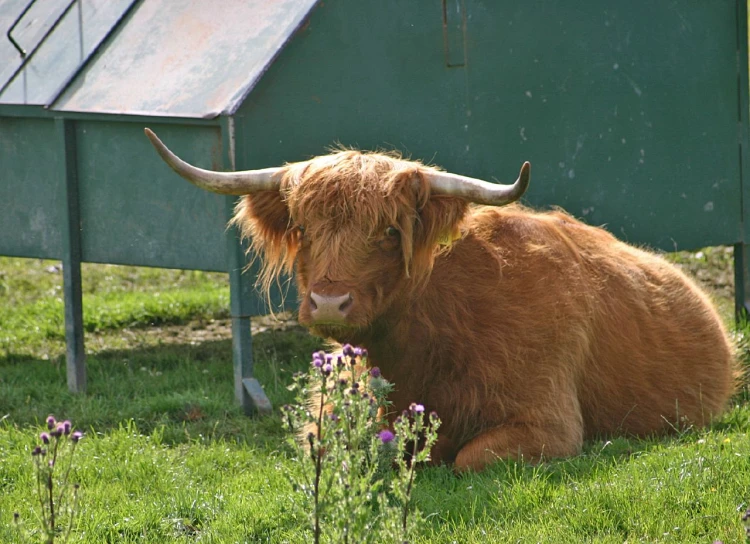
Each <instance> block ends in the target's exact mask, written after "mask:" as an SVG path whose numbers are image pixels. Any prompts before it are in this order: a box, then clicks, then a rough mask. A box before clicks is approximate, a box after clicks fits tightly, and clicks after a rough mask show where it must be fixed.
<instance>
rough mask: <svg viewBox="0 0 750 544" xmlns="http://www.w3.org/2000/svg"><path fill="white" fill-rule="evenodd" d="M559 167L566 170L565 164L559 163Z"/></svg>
mask: <svg viewBox="0 0 750 544" xmlns="http://www.w3.org/2000/svg"><path fill="white" fill-rule="evenodd" d="M557 166H559V167H560V168H565V163H564V162H562V161H560V162H558V163H557Z"/></svg>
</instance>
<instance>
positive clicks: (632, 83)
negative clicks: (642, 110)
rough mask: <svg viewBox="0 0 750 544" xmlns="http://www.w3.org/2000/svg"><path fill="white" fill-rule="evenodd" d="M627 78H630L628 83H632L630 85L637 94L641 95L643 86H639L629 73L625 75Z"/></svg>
mask: <svg viewBox="0 0 750 544" xmlns="http://www.w3.org/2000/svg"><path fill="white" fill-rule="evenodd" d="M625 79H627V80H628V83H630V86H631V87H632V88H633V91H634V92H635V94H636V95H638V96H639V97H640V96H641V95H642V94H643V92H642V91H641V88H640V87H639V86H638V84H637V83H636V82H635V81H634V80H633V78H632V77H630V76H629V75H627V74H626V75H625Z"/></svg>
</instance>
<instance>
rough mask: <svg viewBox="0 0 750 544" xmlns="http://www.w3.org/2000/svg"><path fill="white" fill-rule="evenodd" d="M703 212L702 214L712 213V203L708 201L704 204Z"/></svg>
mask: <svg viewBox="0 0 750 544" xmlns="http://www.w3.org/2000/svg"><path fill="white" fill-rule="evenodd" d="M703 211H704V212H712V211H714V203H713V202H711V201H710V200H709V201H708V202H706V204H705V205H704V206H703Z"/></svg>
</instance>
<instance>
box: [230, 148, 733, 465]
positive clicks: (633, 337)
mask: <svg viewBox="0 0 750 544" xmlns="http://www.w3.org/2000/svg"><path fill="white" fill-rule="evenodd" d="M428 171H430V168H429V167H427V166H424V165H422V164H420V163H416V162H411V161H405V160H402V159H400V158H398V157H395V156H387V155H382V154H375V153H369V154H368V153H361V152H358V151H351V150H345V151H340V152H338V153H335V154H332V155H326V156H323V157H317V158H315V159H312V160H310V161H306V162H303V163H297V164H291V165H287V166H286V170H285V174H284V178H283V183H282V190H281V191H280V192H269V193H261V194H257V195H254V196H247V197H245V198H244V199H243V200H242V202H241V203H240V204H239V205H238V208H237V213H236V217H235V221H236V223H238V224H239V225H240V226H241V227H242V229H243V232H244V233H245V234H246V235H248V236H249V237H250V238H251V243H252V249H253V250H254V251H255V252H256V253H257V254H259V256H260V258H261V259H262V261H263V272H262V274H261V278H260V280H261V285H262V286H263V287H264V288H266V289H267V288H268V287H269V286H270V284H271V283H272V282H273V281H274V280H275V279H276V278H277V277H278V275H279V274H280V273H282V272H290V271H292V269H293V268H295V265H296V273H297V274H296V280H297V283H298V291H299V293H300V312H299V318H300V322H301V323H302V324H304V325H307V326H308V327H310V329H311V330H312V332H313V333H316V334H318V335H321V336H324V337H328V338H332V339H334V340H336V341H338V342H341V343H344V342H349V343H352V344H354V345H360V346H362V347H365V348H367V349H368V351H369V354H370V358H369V361H370V364H372V365H374V366H379V367H380V369H381V371H382V373H383V375H384V376H385V377H386V378H387V379H388V380H390V381H392V382H394V383H395V386H396V389H395V392H394V393H393V395H392V398H391V400H392V402H393V403H394V412H395V413H399V412H400V411H401V410H403V409H404V408H406V407H407V406H408V405H409V403H411V402H414V401H417V402H421V403H423V404H424V405H425V406H426V407H427V409H428V410H435V411H436V412H437V413H438V414H439V415H440V417H441V419H442V420H443V425H442V427H441V429H440V437H439V441H438V444H437V446H436V448H435V450H434V451H433V460H434V461H436V462H446V463H455V465H456V468H457V469H458V470H465V469H474V470H481V469H482V468H483V467H484V466H486V465H487V464H488V463H490V462H492V461H493V460H494V459H496V458H497V457H517V456H522V457H523V458H524V459H526V460H532V461H533V460H538V459H540V458H543V457H557V456H568V455H573V454H576V453H577V452H579V451H580V449H581V446H582V443H583V441H584V440H586V439H588V438H591V437H597V436H605V435H612V434H627V435H637V436H643V435H649V434H651V433H660V432H668V431H670V430H672V429H674V428H678V427H681V426H684V425H698V426H700V425H706V424H708V423H709V422H710V421H711V420H712V418H714V417H716V416H717V415H719V414H720V413H721V412H722V411H723V410H724V408H725V407H726V405H727V402H728V399H729V398H730V396H731V395H732V393H733V390H734V377H735V369H736V364H735V358H734V349H733V346H732V343H731V341H730V340H729V338H728V336H727V333H726V331H725V329H724V327H723V325H722V323H721V320H720V318H719V316H718V315H717V312H716V311H715V309H714V307H713V305H712V304H711V302H710V301H709V299H708V297H707V296H706V295H705V294H704V293H703V292H702V291H701V290H700V289H699V288H698V287H697V286H696V284H695V283H694V282H693V281H691V280H690V279H688V278H687V277H686V276H685V275H684V274H683V273H682V272H680V271H679V270H678V269H677V268H675V267H674V266H672V265H670V264H668V263H667V262H666V261H664V260H663V259H662V258H660V257H659V256H657V255H655V254H652V253H650V252H647V251H644V250H641V249H637V248H635V247H632V246H629V245H626V244H624V243H622V242H620V241H618V240H617V239H615V238H614V237H613V236H612V235H611V234H609V233H608V232H606V231H605V230H603V229H600V228H595V227H590V226H587V225H585V224H583V223H581V222H579V221H577V220H576V219H574V218H573V217H571V216H569V215H567V214H565V213H564V212H562V211H552V212H535V211H532V210H530V209H527V208H525V207H522V206H520V205H510V206H507V207H504V208H489V207H474V206H469V205H468V204H467V203H466V202H464V201H463V200H460V199H458V198H454V197H448V196H441V195H434V194H431V193H430V187H429V184H427V183H426V182H425V179H424V173H426V172H428ZM389 226H393V227H396V228H397V229H398V232H399V236H398V237H396V238H394V237H393V236H392V235H391V236H389V235H387V234H386V229H387V228H388V227H389ZM448 240H452V243H451V244H449V245H447V246H446V245H445V244H446V241H448ZM311 290H314V291H315V292H316V293H322V294H326V295H331V296H334V295H335V296H338V295H340V294H341V293H347V292H348V293H351V295H352V297H353V300H354V306H353V308H352V310H351V312H350V313H349V314H348V316H347V322H346V323H345V324H344V325H325V324H324V325H320V324H316V323H314V322H313V321H312V318H311V308H310V300H309V292H310V291H311Z"/></svg>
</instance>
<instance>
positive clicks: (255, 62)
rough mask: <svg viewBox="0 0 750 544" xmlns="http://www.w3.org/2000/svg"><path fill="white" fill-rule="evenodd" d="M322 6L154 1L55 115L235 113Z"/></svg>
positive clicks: (241, 0)
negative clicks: (305, 21)
mask: <svg viewBox="0 0 750 544" xmlns="http://www.w3.org/2000/svg"><path fill="white" fill-rule="evenodd" d="M316 1H317V0H275V1H273V2H268V1H267V0H222V1H221V2H215V1H211V0H187V1H181V2H174V1H172V0H149V1H148V2H142V3H141V4H140V5H139V6H138V7H137V8H136V9H135V10H134V12H133V13H132V15H131V17H130V18H129V20H128V21H127V22H126V23H125V24H124V25H122V26H121V27H120V29H119V30H118V31H117V32H116V33H115V34H114V35H113V36H112V37H111V39H110V40H109V42H108V43H107V44H106V45H105V47H103V48H102V50H101V51H100V53H99V54H98V55H97V56H96V57H95V58H94V59H93V62H91V63H90V64H89V65H88V66H87V67H86V68H85V69H84V70H83V71H82V73H81V74H79V75H78V77H77V78H76V79H75V80H74V81H73V83H72V84H71V85H70V86H69V87H68V89H67V90H66V91H65V92H64V93H63V94H62V95H61V97H60V98H59V99H58V100H57V101H56V102H55V104H54V106H53V109H54V110H58V111H69V112H87V113H113V114H131V115H159V116H169V117H198V118H212V117H216V116H217V115H220V114H231V113H233V112H234V110H235V109H236V108H237V107H238V106H239V104H240V103H241V102H242V100H243V99H244V98H245V96H246V95H247V94H248V93H249V92H250V90H251V89H252V88H253V86H254V85H255V83H256V82H257V81H258V79H259V78H260V77H261V76H262V75H263V73H264V72H265V70H266V69H267V67H268V66H269V65H270V64H271V62H272V61H273V59H274V58H275V57H276V55H277V54H278V53H279V51H280V50H281V49H282V48H283V47H284V45H285V44H286V42H287V41H288V40H289V38H290V37H291V36H292V35H293V34H294V32H295V30H296V29H297V28H298V27H299V26H300V25H301V24H302V22H303V21H304V19H305V17H306V15H307V14H308V13H309V11H310V9H312V7H313V6H314V5H315V3H316Z"/></svg>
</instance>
